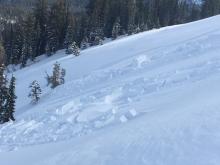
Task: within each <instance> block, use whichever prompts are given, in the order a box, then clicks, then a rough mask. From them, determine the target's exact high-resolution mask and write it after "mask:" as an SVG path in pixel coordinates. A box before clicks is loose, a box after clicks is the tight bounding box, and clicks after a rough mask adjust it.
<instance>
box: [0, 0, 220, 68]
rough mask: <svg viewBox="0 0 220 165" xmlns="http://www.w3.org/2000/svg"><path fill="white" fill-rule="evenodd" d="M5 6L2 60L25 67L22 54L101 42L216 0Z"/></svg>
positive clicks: (43, 1) (188, 15)
mask: <svg viewBox="0 0 220 165" xmlns="http://www.w3.org/2000/svg"><path fill="white" fill-rule="evenodd" d="M1 8H3V7H1ZM5 12H7V13H6V14H5V17H4V16H3V17H1V20H0V21H1V24H0V30H1V33H2V35H1V40H2V43H3V46H4V49H5V58H4V59H5V64H6V65H8V64H22V65H21V66H22V67H25V65H26V63H27V60H34V59H35V58H36V57H37V56H39V55H41V54H44V53H46V54H47V55H48V56H51V55H53V54H54V53H55V52H56V51H57V50H59V49H64V48H65V49H68V48H69V47H70V45H72V44H73V43H75V42H76V44H77V45H78V46H80V47H81V48H82V49H85V48H87V47H88V46H93V45H98V44H102V40H103V39H104V38H105V37H108V38H112V39H115V38H117V36H119V35H125V34H128V35H131V34H134V33H138V32H141V31H146V30H150V29H153V28H159V27H164V26H169V25H175V24H180V23H186V22H190V21H194V20H198V19H201V18H205V17H209V16H212V15H216V14H218V13H219V12H220V0H204V2H203V3H202V4H196V3H193V2H189V1H179V0H90V1H89V3H88V5H87V6H86V8H85V10H82V11H81V12H74V11H73V8H70V5H69V2H68V0H55V2H53V3H52V4H51V1H50V3H48V1H47V0H38V1H36V2H35V3H34V4H33V8H32V9H30V10H27V11H25V12H24V11H20V10H15V9H13V10H12V9H10V10H9V9H8V10H7V9H5ZM14 12H16V14H14ZM146 44H147V43H146Z"/></svg>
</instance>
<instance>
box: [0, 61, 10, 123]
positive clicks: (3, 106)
mask: <svg viewBox="0 0 220 165" xmlns="http://www.w3.org/2000/svg"><path fill="white" fill-rule="evenodd" d="M7 99H8V87H7V78H6V75H5V66H4V64H1V65H0V123H5V122H8V121H9V119H8V118H7V116H6V115H7V114H6V113H7Z"/></svg>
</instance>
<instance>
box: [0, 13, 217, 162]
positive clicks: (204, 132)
mask: <svg viewBox="0 0 220 165" xmlns="http://www.w3.org/2000/svg"><path fill="white" fill-rule="evenodd" d="M56 61H58V62H59V63H61V66H62V67H63V68H65V69H66V71H67V76H66V83H65V84H64V85H62V86H59V87H57V88H55V89H53V90H52V89H50V88H49V87H47V86H46V80H45V71H47V72H48V73H51V71H52V66H53V64H54V63H55V62H56ZM14 74H15V75H16V77H17V91H16V92H17V96H18V100H17V111H16V119H17V120H16V122H14V123H7V124H4V125H1V126H0V164H1V165H15V164H16V165H78V164H80V165H219V164H220V156H219V155H220V101H219V98H220V16H216V17H212V18H209V19H205V20H202V21H198V22H194V23H189V24H185V25H178V26H172V27H166V28H162V29H159V30H152V31H149V32H145V33H140V34H137V35H133V36H130V37H125V38H122V39H118V40H116V41H113V42H110V43H106V44H104V45H103V46H99V47H94V48H90V49H87V50H85V51H82V53H81V56H80V57H73V56H71V55H70V56H67V55H65V54H64V53H63V51H59V52H58V53H57V54H56V55H55V56H53V57H50V58H47V59H44V60H40V61H39V62H37V63H35V64H33V65H31V66H29V67H27V68H25V69H22V70H19V71H16V72H15V73H14ZM35 79H36V80H38V81H39V83H40V85H41V87H42V91H43V95H42V97H41V100H40V102H39V103H38V104H37V105H31V104H30V100H29V99H28V98H27V95H28V92H29V89H28V86H29V84H30V83H31V82H32V81H33V80H35Z"/></svg>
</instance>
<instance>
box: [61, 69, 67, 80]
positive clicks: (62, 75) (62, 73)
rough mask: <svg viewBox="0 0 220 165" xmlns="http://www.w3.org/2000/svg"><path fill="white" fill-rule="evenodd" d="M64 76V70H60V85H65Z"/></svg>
mask: <svg viewBox="0 0 220 165" xmlns="http://www.w3.org/2000/svg"><path fill="white" fill-rule="evenodd" d="M65 76H66V70H65V69H63V68H62V69H61V73H60V84H64V83H65Z"/></svg>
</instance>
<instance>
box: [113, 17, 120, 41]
mask: <svg viewBox="0 0 220 165" xmlns="http://www.w3.org/2000/svg"><path fill="white" fill-rule="evenodd" d="M120 28H121V25H120V18H117V20H116V21H115V23H114V25H113V29H112V39H113V40H114V39H116V38H117V37H118V36H119V33H120Z"/></svg>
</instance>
